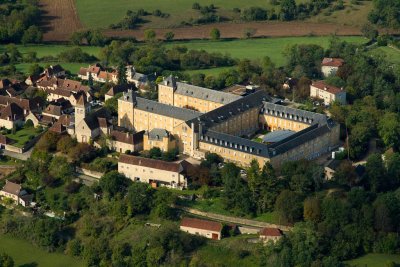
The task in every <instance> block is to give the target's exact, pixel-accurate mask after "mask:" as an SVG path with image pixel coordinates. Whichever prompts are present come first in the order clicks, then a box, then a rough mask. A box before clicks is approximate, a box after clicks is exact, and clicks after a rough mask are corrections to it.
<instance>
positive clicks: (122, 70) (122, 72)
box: [118, 64, 128, 85]
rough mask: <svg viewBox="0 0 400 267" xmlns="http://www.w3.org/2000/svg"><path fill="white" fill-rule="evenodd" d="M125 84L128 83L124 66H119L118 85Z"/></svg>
mask: <svg viewBox="0 0 400 267" xmlns="http://www.w3.org/2000/svg"><path fill="white" fill-rule="evenodd" d="M127 83H128V79H127V78H126V67H125V64H119V66H118V84H119V85H124V84H127Z"/></svg>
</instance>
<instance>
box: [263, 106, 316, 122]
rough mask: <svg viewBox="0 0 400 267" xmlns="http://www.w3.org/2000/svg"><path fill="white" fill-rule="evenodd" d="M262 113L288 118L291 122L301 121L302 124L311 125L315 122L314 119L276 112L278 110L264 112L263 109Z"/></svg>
mask: <svg viewBox="0 0 400 267" xmlns="http://www.w3.org/2000/svg"><path fill="white" fill-rule="evenodd" d="M261 112H263V113H264V114H270V115H274V116H279V117H283V118H288V119H291V120H295V121H301V122H305V123H310V124H311V123H312V122H313V121H314V120H313V119H312V118H307V117H303V116H298V115H294V114H289V113H285V112H283V111H282V112H281V111H276V110H272V109H266V110H264V108H263V109H261Z"/></svg>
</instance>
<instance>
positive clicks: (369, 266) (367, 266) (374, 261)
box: [346, 253, 400, 267]
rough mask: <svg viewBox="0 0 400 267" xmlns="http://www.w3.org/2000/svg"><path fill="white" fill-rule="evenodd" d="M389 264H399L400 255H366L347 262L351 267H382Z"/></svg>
mask: <svg viewBox="0 0 400 267" xmlns="http://www.w3.org/2000/svg"><path fill="white" fill-rule="evenodd" d="M389 262H394V263H395V264H396V266H398V265H399V264H400V255H395V254H374V253H371V254H367V255H365V256H362V257H360V258H357V259H354V260H350V261H347V262H346V263H347V264H349V266H351V267H382V266H388V265H386V264H387V263H389Z"/></svg>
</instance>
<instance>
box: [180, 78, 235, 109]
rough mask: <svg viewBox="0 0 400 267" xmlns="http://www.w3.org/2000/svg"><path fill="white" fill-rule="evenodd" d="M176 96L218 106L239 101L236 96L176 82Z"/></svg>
mask: <svg viewBox="0 0 400 267" xmlns="http://www.w3.org/2000/svg"><path fill="white" fill-rule="evenodd" d="M176 86H177V87H176V91H175V93H176V94H180V95H184V96H190V97H194V98H198V99H203V100H208V101H211V102H215V103H220V104H224V105H225V104H229V103H231V102H233V101H236V100H238V99H240V98H241V97H240V96H238V95H234V94H230V93H225V92H222V91H217V90H212V89H207V88H203V87H199V86H195V85H191V84H187V83H181V82H176Z"/></svg>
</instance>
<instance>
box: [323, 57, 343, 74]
mask: <svg viewBox="0 0 400 267" xmlns="http://www.w3.org/2000/svg"><path fill="white" fill-rule="evenodd" d="M343 64H344V60H343V59H341V58H331V57H325V58H324V59H323V60H322V63H321V72H322V74H323V75H324V77H329V76H333V75H336V72H337V71H338V70H339V68H340V67H341V66H343Z"/></svg>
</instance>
